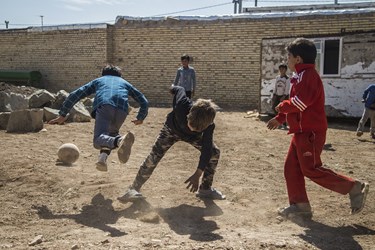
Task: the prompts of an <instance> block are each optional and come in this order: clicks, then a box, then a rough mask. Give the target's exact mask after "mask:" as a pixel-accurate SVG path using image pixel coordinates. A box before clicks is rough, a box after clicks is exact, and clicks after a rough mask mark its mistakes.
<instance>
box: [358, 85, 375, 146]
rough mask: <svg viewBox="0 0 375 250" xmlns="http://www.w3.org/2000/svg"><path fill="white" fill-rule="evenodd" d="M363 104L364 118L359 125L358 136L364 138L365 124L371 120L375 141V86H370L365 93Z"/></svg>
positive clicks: (371, 130)
mask: <svg viewBox="0 0 375 250" xmlns="http://www.w3.org/2000/svg"><path fill="white" fill-rule="evenodd" d="M362 102H364V103H365V108H364V110H363V114H362V118H361V120H360V121H359V123H358V128H357V136H362V135H363V131H364V127H365V124H366V122H367V120H368V119H369V118H370V121H371V125H370V135H371V137H372V139H375V84H371V85H370V86H368V87H367V88H366V89H365V91H364V92H363V96H362Z"/></svg>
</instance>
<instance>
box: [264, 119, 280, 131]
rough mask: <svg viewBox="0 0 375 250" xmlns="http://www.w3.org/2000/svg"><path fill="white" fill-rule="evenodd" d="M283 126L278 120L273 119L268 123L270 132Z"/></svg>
mask: <svg viewBox="0 0 375 250" xmlns="http://www.w3.org/2000/svg"><path fill="white" fill-rule="evenodd" d="M280 125H281V123H280V122H278V120H276V118H272V119H271V120H269V121H268V122H267V128H268V129H270V130H274V129H275V128H278V127H279V126H280Z"/></svg>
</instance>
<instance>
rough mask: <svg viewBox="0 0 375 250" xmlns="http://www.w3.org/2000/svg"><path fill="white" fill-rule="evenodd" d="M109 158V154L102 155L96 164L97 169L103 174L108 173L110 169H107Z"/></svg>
mask: <svg viewBox="0 0 375 250" xmlns="http://www.w3.org/2000/svg"><path fill="white" fill-rule="evenodd" d="M107 158H108V154H107V153H104V152H102V153H100V155H99V158H98V162H97V163H96V169H97V170H99V171H102V172H107V171H108V167H107Z"/></svg>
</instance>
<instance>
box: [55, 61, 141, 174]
mask: <svg viewBox="0 0 375 250" xmlns="http://www.w3.org/2000/svg"><path fill="white" fill-rule="evenodd" d="M91 94H96V95H95V99H94V104H93V111H92V113H91V116H92V117H93V118H95V128H94V140H93V143H94V147H95V148H96V149H99V150H100V154H99V159H98V162H97V163H96V168H97V169H98V170H99V171H107V158H108V155H109V154H110V153H111V151H112V149H115V148H119V149H118V151H117V155H118V158H119V160H120V162H121V163H126V162H127V161H128V159H129V156H130V151H131V147H132V145H133V143H134V135H133V134H132V133H131V132H129V133H127V134H126V135H125V136H120V135H119V130H120V128H121V126H122V124H123V123H124V121H125V118H126V116H127V115H128V108H129V103H128V96H129V95H130V96H131V97H132V98H133V99H134V100H135V101H137V102H138V103H139V105H140V110H139V112H138V115H137V119H136V120H133V121H132V122H133V123H134V124H135V125H140V124H142V123H143V120H144V119H145V118H146V116H147V113H148V101H147V99H146V98H145V96H144V95H143V94H142V93H141V92H140V91H139V90H137V89H136V88H135V87H133V86H132V85H131V84H130V83H129V82H127V81H126V80H124V79H123V78H122V77H121V69H120V68H119V67H117V66H113V65H107V66H105V67H104V68H103V69H102V77H99V78H96V79H94V80H92V81H91V82H89V83H87V84H85V85H83V86H82V87H80V88H78V89H76V90H74V91H73V92H72V93H70V94H69V96H68V98H67V99H66V100H65V102H64V103H63V106H62V108H61V109H60V111H59V115H60V116H58V117H57V118H55V119H53V120H51V121H49V124H63V123H64V122H65V121H66V119H67V114H68V113H69V111H70V110H71V108H72V107H73V106H74V105H75V104H76V103H77V102H78V101H79V100H81V99H82V98H84V97H87V96H89V95H91Z"/></svg>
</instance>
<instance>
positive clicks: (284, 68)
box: [279, 63, 288, 76]
mask: <svg viewBox="0 0 375 250" xmlns="http://www.w3.org/2000/svg"><path fill="white" fill-rule="evenodd" d="M287 70H288V66H287V65H286V64H285V63H281V64H280V65H279V72H280V75H282V76H284V75H286V71H287Z"/></svg>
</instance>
